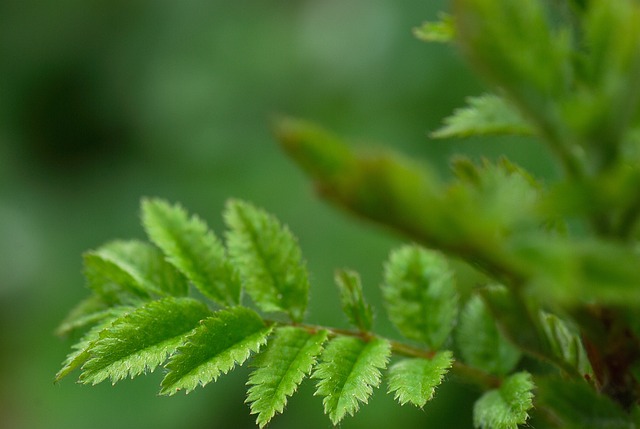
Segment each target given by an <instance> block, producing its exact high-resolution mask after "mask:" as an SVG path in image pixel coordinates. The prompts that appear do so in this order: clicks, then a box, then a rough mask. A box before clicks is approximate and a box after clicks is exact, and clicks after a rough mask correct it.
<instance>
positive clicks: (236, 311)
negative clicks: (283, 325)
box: [160, 307, 271, 395]
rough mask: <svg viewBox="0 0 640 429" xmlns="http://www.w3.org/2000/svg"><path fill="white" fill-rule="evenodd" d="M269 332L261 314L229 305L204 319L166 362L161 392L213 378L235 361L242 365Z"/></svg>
mask: <svg viewBox="0 0 640 429" xmlns="http://www.w3.org/2000/svg"><path fill="white" fill-rule="evenodd" d="M270 332H271V328H267V327H265V325H264V322H263V321H262V319H261V318H260V316H259V315H258V314H257V313H256V312H255V311H253V310H251V309H249V308H246V307H231V308H228V309H225V310H220V311H218V312H216V313H214V315H213V316H211V317H209V318H207V319H205V320H203V321H202V322H201V323H200V325H199V326H198V327H197V328H196V329H195V330H194V331H193V333H192V334H191V335H190V336H189V337H188V338H187V339H186V342H185V344H184V345H182V346H180V347H179V348H178V351H177V353H176V354H174V355H173V356H172V357H171V358H170V360H169V363H168V364H167V368H168V369H169V372H168V373H167V375H166V376H165V378H164V379H163V380H162V390H161V392H160V393H161V394H163V395H173V394H175V393H176V392H178V391H179V390H181V389H184V390H185V391H186V393H189V392H191V391H192V390H193V389H195V388H196V387H197V386H198V385H202V386H204V385H206V384H208V383H209V382H211V381H215V380H216V379H217V378H218V376H219V375H220V374H221V373H223V374H226V373H227V372H229V371H230V370H231V369H233V367H235V365H236V364H238V365H242V364H243V363H244V361H246V360H247V359H248V358H249V356H250V354H251V352H257V351H259V349H260V346H262V345H263V344H264V343H265V342H266V340H267V336H268V335H269V333H270Z"/></svg>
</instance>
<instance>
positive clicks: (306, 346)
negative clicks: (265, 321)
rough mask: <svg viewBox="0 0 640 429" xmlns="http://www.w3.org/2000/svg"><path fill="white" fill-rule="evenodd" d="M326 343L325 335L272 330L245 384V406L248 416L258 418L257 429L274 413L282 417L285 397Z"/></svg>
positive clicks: (302, 331) (291, 393) (301, 378)
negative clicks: (249, 409)
mask: <svg viewBox="0 0 640 429" xmlns="http://www.w3.org/2000/svg"><path fill="white" fill-rule="evenodd" d="M326 340H327V331H320V332H318V333H316V334H311V333H309V332H307V331H306V330H304V329H300V328H295V327H282V328H278V329H276V331H275V334H274V336H273V338H271V339H270V340H269V343H268V345H267V348H266V350H264V352H262V353H261V354H259V355H258V356H257V358H256V360H255V361H254V363H253V366H255V367H256V369H255V370H254V371H253V372H252V373H251V375H250V376H249V381H248V382H247V385H249V386H251V387H250V388H249V391H248V395H247V402H248V403H250V404H251V413H252V414H257V415H258V417H257V419H256V423H257V424H258V426H260V427H261V428H262V427H264V426H265V425H266V424H267V423H269V421H270V420H271V419H272V418H273V416H274V415H275V414H276V413H282V411H283V410H284V407H285V405H286V404H287V397H289V396H291V395H293V393H294V392H295V391H296V390H297V388H298V386H299V385H300V383H301V382H302V380H303V379H304V378H305V377H306V376H307V375H308V374H309V372H310V371H311V368H312V367H313V366H314V365H315V364H316V360H317V356H318V355H319V354H320V353H321V352H322V346H323V344H324V342H325V341H326Z"/></svg>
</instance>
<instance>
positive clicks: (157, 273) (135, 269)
mask: <svg viewBox="0 0 640 429" xmlns="http://www.w3.org/2000/svg"><path fill="white" fill-rule="evenodd" d="M85 270H86V275H87V278H88V279H89V280H90V282H89V285H90V286H91V287H92V288H93V289H94V290H96V291H97V292H99V293H102V294H105V291H107V292H106V293H107V294H108V293H109V292H108V291H109V290H110V289H109V288H106V287H105V285H109V284H111V285H116V286H118V287H121V288H122V289H124V290H126V291H127V292H130V293H132V294H134V295H136V296H139V297H143V298H148V297H151V296H154V295H155V296H166V295H174V296H184V295H186V294H187V291H188V287H187V286H188V285H187V282H186V281H185V279H184V277H182V276H181V275H180V273H178V272H177V271H176V270H175V268H174V267H172V266H171V265H170V264H168V263H167V262H166V261H165V260H164V257H163V255H162V253H161V252H160V251H159V250H158V249H156V248H155V247H153V246H151V245H149V244H147V243H143V242H141V241H136V240H130V241H113V242H111V243H108V244H106V245H104V246H102V247H100V248H98V249H97V250H94V251H91V252H88V253H87V254H86V255H85ZM112 287H113V286H112ZM111 290H112V291H115V289H111Z"/></svg>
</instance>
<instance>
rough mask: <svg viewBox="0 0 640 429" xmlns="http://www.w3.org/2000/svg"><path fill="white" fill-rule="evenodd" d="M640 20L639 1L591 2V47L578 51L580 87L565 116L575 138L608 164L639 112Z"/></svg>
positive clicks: (587, 30)
mask: <svg viewBox="0 0 640 429" xmlns="http://www.w3.org/2000/svg"><path fill="white" fill-rule="evenodd" d="M638 21H640V5H638V3H637V2H636V1H633V0H617V1H609V2H604V1H600V2H592V3H591V4H590V5H589V7H588V9H587V13H586V14H585V17H584V19H583V29H582V31H583V34H584V39H585V40H584V44H585V46H587V47H588V49H585V50H584V51H582V52H580V53H579V55H580V56H579V58H580V60H581V61H580V66H581V67H580V69H579V75H578V78H579V80H580V86H579V90H578V91H575V92H573V93H572V95H573V97H572V98H571V100H570V101H569V102H567V103H566V105H565V115H564V116H565V118H566V121H567V122H568V123H569V124H570V125H571V127H572V129H573V131H574V133H576V134H577V135H578V138H577V139H576V140H578V141H579V142H580V143H582V144H583V145H585V146H586V147H587V148H588V150H589V151H590V152H591V154H595V155H596V156H597V157H602V158H604V163H606V162H607V161H611V160H614V159H615V157H616V156H617V153H616V152H617V150H618V146H619V145H620V143H621V142H622V140H623V136H624V135H625V134H626V133H627V131H628V129H629V127H630V125H631V124H632V122H633V121H634V120H635V121H636V124H637V120H638V119H639V117H640V110H639V109H638V106H639V102H640V83H639V82H638V79H637V76H638V74H640V50H639V49H638V46H640V26H638ZM612 29H615V31H612ZM600 161H601V162H602V161H603V160H602V159H601V160H600Z"/></svg>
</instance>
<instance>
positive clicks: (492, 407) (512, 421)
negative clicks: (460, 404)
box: [473, 372, 535, 429]
mask: <svg viewBox="0 0 640 429" xmlns="http://www.w3.org/2000/svg"><path fill="white" fill-rule="evenodd" d="M534 387H535V386H534V384H533V381H532V380H531V374H529V373H528V372H519V373H516V374H514V375H512V376H510V377H509V378H507V379H506V380H504V382H503V383H502V385H501V386H500V387H499V388H498V389H494V390H490V391H488V392H486V393H485V394H484V395H482V396H481V397H480V399H478V400H477V401H476V403H475V405H474V407H473V425H474V426H475V427H476V428H480V429H517V428H518V425H520V424H524V423H526V421H527V419H528V418H529V413H528V411H529V410H530V409H531V408H532V407H533V392H532V390H533V389H534Z"/></svg>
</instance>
